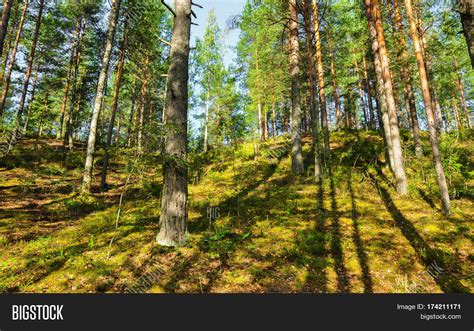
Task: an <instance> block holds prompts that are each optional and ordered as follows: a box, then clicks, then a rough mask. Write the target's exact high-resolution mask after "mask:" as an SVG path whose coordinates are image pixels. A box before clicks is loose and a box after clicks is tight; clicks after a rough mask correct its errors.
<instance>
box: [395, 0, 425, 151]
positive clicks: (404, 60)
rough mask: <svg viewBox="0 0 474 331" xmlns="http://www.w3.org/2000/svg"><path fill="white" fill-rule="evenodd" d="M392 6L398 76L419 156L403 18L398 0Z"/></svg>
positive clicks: (415, 115)
mask: <svg viewBox="0 0 474 331" xmlns="http://www.w3.org/2000/svg"><path fill="white" fill-rule="evenodd" d="M393 8H394V14H395V23H396V37H397V42H398V46H399V51H398V52H397V56H398V61H399V62H400V66H401V68H400V76H401V79H402V82H403V84H404V93H405V99H406V101H407V104H408V110H409V116H410V124H411V131H412V135H413V142H414V144H415V153H416V155H417V156H421V155H422V154H423V150H422V148H421V143H420V126H419V124H418V115H417V112H416V101H415V93H414V92H413V80H412V72H411V68H410V59H409V55H408V50H407V45H406V40H405V37H404V31H403V20H402V15H401V13H400V6H399V5H398V0H393Z"/></svg>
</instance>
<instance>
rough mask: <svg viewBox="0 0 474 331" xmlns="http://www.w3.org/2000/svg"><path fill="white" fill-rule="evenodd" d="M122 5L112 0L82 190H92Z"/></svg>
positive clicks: (117, 0) (93, 109) (116, 0)
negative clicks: (105, 94) (105, 99)
mask: <svg viewBox="0 0 474 331" xmlns="http://www.w3.org/2000/svg"><path fill="white" fill-rule="evenodd" d="M119 7H120V0H112V8H111V12H110V16H109V23H108V29H107V39H106V43H105V51H104V54H103V57H102V67H101V70H100V75H99V81H98V83H97V92H96V96H95V100H94V106H93V108H92V119H91V124H90V131H89V139H88V141H87V155H86V162H85V165H84V176H83V179H82V187H81V191H82V192H84V193H85V192H90V189H91V182H92V165H93V162H94V154H95V142H96V136H97V122H98V119H99V113H100V108H101V105H102V98H103V97H104V90H105V84H106V78H107V71H108V69H109V62H110V54H111V52H112V46H113V43H114V37H115V29H116V26H117V19H118V13H119Z"/></svg>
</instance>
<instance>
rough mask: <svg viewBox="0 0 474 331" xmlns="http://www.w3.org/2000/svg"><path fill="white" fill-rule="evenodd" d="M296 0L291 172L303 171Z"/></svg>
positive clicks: (293, 10) (293, 0)
mask: <svg viewBox="0 0 474 331" xmlns="http://www.w3.org/2000/svg"><path fill="white" fill-rule="evenodd" d="M297 8H298V7H297V4H296V0H289V10H290V76H291V111H292V113H291V124H290V126H291V139H292V148H291V173H292V174H293V175H301V174H303V172H304V164H303V155H302V146H301V105H300V99H299V98H300V87H299V79H300V77H299V76H300V67H299V66H300V42H299V31H298V9H297Z"/></svg>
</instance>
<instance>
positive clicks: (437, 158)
mask: <svg viewBox="0 0 474 331" xmlns="http://www.w3.org/2000/svg"><path fill="white" fill-rule="evenodd" d="M405 6H406V10H407V15H408V22H409V24H410V32H411V37H412V40H413V47H414V50H415V56H416V61H417V63H418V71H419V75H420V83H421V89H422V92H423V101H424V104H425V109H426V117H427V119H428V128H429V133H430V140H431V148H432V150H433V162H434V166H435V169H436V175H437V178H438V185H439V189H440V193H441V202H442V205H443V212H444V213H445V214H449V213H450V199H449V191H448V185H447V183H446V177H445V174H444V169H443V164H442V163H441V153H440V151H439V147H438V136H437V132H436V127H435V121H434V110H433V108H432V100H431V95H430V86H429V81H428V74H427V72H426V66H425V60H424V58H423V53H422V47H421V45H420V39H419V36H418V31H417V27H416V23H415V19H414V16H413V8H412V2H411V0H405Z"/></svg>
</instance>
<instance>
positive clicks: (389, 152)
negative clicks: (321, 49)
mask: <svg viewBox="0 0 474 331" xmlns="http://www.w3.org/2000/svg"><path fill="white" fill-rule="evenodd" d="M365 7H366V15H367V22H368V25H369V33H370V41H371V44H372V56H373V61H374V68H375V74H376V78H377V82H376V83H377V84H376V85H377V92H378V95H379V106H380V112H381V121H380V123H381V124H382V131H383V134H384V135H383V137H384V141H385V145H386V146H387V148H386V153H385V154H386V158H387V161H388V164H389V166H390V169H392V171H393V170H394V169H395V164H394V157H393V144H392V135H391V132H390V121H389V116H388V106H387V100H386V97H385V80H384V77H383V70H382V63H381V62H380V54H379V42H378V39H377V30H376V28H375V21H374V17H373V14H372V8H371V3H370V1H366V2H365Z"/></svg>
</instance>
